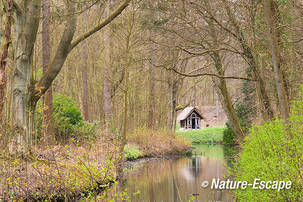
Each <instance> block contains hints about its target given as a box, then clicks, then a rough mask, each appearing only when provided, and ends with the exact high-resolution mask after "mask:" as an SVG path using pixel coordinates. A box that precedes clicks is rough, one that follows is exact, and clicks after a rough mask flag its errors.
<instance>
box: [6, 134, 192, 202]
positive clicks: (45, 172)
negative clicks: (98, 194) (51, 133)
mask: <svg viewBox="0 0 303 202" xmlns="http://www.w3.org/2000/svg"><path fill="white" fill-rule="evenodd" d="M138 135H140V138H138ZM114 142H115V141H112V140H108V139H105V138H101V139H98V140H96V141H95V142H93V143H74V142H69V143H68V144H64V145H54V146H47V147H42V146H40V147H34V148H32V152H31V154H30V155H28V157H27V158H26V159H20V158H16V157H13V156H7V155H4V154H5V152H2V155H0V161H1V163H0V176H1V177H0V201H1V198H2V200H13V199H15V200H18V201H20V200H25V199H28V200H51V199H52V200H65V199H67V200H75V199H76V198H81V197H85V196H88V195H91V194H92V193H94V192H95V191H96V190H98V191H100V190H102V189H104V188H106V187H108V186H110V185H111V184H112V183H114V182H115V180H116V178H117V173H118V172H117V171H118V162H120V161H119V152H118V151H119V149H118V148H119V147H118V145H117V144H115V143H114ZM127 148H132V149H131V150H130V152H129V151H128V149H127ZM134 148H135V153H136V152H138V151H139V154H140V155H137V156H136V155H133V153H134V151H133V149H134ZM189 148H190V142H188V141H187V140H185V139H184V138H181V137H176V136H175V135H170V134H167V132H165V131H156V130H147V129H140V130H136V131H135V132H134V133H132V134H129V135H128V144H127V146H126V147H125V157H126V159H129V160H130V159H137V158H143V157H164V156H165V155H169V154H177V153H184V152H185V151H187V150H188V149H189ZM129 153H131V154H129ZM127 155H133V157H132V158H128V156H127Z"/></svg>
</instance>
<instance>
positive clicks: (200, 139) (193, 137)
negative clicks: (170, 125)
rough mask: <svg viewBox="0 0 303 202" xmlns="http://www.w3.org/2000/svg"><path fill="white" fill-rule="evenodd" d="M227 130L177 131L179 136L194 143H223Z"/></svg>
mask: <svg viewBox="0 0 303 202" xmlns="http://www.w3.org/2000/svg"><path fill="white" fill-rule="evenodd" d="M225 129H226V128H225V127H222V128H215V127H214V128H203V129H199V130H188V131H182V132H180V131H177V132H176V133H177V135H178V136H179V135H180V136H183V137H185V138H187V139H189V140H190V141H191V142H192V143H214V142H223V132H224V130H225Z"/></svg>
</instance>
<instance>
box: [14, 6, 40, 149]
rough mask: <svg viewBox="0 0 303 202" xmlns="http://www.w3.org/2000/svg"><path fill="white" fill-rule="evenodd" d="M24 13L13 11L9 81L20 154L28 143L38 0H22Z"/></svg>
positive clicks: (30, 123) (31, 116)
mask: <svg viewBox="0 0 303 202" xmlns="http://www.w3.org/2000/svg"><path fill="white" fill-rule="evenodd" d="M23 5H24V7H25V9H26V12H25V13H17V15H16V38H17V44H16V53H15V56H16V59H15V65H16V67H15V72H14V82H13V106H12V107H13V109H12V110H13V120H14V133H15V134H16V145H17V150H16V151H17V152H18V153H20V154H24V153H25V151H27V150H28V149H29V146H30V145H31V144H32V139H33V138H32V135H33V134H32V131H33V130H32V129H33V117H34V116H33V112H34V108H35V103H34V102H33V101H32V99H31V94H32V92H33V91H34V89H33V87H32V86H33V83H32V61H33V50H34V44H35V41H36V36H37V31H38V26H39V17H40V5H41V2H40V1H38V0H36V1H31V2H30V3H25V2H23Z"/></svg>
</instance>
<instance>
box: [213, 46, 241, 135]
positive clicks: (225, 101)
mask: <svg viewBox="0 0 303 202" xmlns="http://www.w3.org/2000/svg"><path fill="white" fill-rule="evenodd" d="M213 59H214V62H215V67H216V70H217V72H218V74H219V75H222V76H224V72H223V68H222V63H221V58H220V56H219V54H218V53H217V52H215V53H214V55H213ZM216 87H217V94H218V96H219V99H220V101H221V104H222V106H223V108H224V110H225V112H226V114H227V117H228V120H229V122H230V125H231V128H232V130H233V131H234V133H235V134H236V136H237V138H238V139H239V140H240V141H241V140H243V138H244V133H243V130H242V128H241V125H240V121H239V118H238V116H237V114H236V111H235V109H234V107H233V104H232V101H231V97H230V94H229V92H228V90H227V85H226V81H225V80H224V79H219V83H217V84H216Z"/></svg>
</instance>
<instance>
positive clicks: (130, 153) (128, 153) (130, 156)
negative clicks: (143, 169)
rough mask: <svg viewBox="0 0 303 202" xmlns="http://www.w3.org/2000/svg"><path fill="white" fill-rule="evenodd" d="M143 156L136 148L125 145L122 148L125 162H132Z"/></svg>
mask: <svg viewBox="0 0 303 202" xmlns="http://www.w3.org/2000/svg"><path fill="white" fill-rule="evenodd" d="M141 156H143V155H142V152H141V151H140V150H139V149H138V148H137V147H136V146H132V145H125V147H124V157H125V158H126V159H127V160H134V159H137V158H139V157H141Z"/></svg>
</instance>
